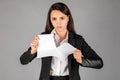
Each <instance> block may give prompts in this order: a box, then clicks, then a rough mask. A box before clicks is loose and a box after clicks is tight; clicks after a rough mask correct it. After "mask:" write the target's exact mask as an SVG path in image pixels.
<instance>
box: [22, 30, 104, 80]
mask: <svg viewBox="0 0 120 80" xmlns="http://www.w3.org/2000/svg"><path fill="white" fill-rule="evenodd" d="M68 43H70V44H71V45H72V46H74V47H76V48H77V49H79V50H81V51H82V55H83V58H82V64H80V63H78V62H76V60H75V59H74V57H73V55H72V54H71V55H69V56H68V68H69V79H70V80H81V79H80V75H79V66H83V67H90V68H96V69H100V68H102V67H103V61H102V59H101V58H100V57H99V56H98V55H97V54H96V52H95V51H94V50H93V49H92V48H91V47H90V46H89V45H88V44H87V43H86V41H85V40H84V38H83V37H82V36H80V35H78V34H74V33H72V32H69V35H68ZM30 50H31V48H29V49H28V50H27V51H26V52H24V53H23V54H22V55H21V57H20V61H21V64H28V63H29V62H31V61H32V60H33V59H34V58H35V57H36V56H37V54H34V55H31V54H30ZM41 59H42V66H41V73H40V78H39V80H50V75H49V74H50V69H51V60H52V57H44V58H41Z"/></svg>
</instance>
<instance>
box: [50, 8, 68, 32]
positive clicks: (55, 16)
mask: <svg viewBox="0 0 120 80" xmlns="http://www.w3.org/2000/svg"><path fill="white" fill-rule="evenodd" d="M50 20H51V23H52V25H53V27H54V28H55V30H56V31H57V32H63V31H67V24H68V21H69V16H67V15H65V14H64V13H62V12H61V11H59V10H53V11H52V12H51V14H50Z"/></svg>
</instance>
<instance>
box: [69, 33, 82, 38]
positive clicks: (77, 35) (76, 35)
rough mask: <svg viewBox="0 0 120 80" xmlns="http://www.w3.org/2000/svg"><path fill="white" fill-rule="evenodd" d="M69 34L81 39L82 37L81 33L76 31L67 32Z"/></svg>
mask: <svg viewBox="0 0 120 80" xmlns="http://www.w3.org/2000/svg"><path fill="white" fill-rule="evenodd" d="M69 34H70V36H72V37H73V38H75V39H81V38H83V36H82V35H80V34H77V33H73V32H69Z"/></svg>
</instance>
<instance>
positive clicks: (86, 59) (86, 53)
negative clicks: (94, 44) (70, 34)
mask: <svg viewBox="0 0 120 80" xmlns="http://www.w3.org/2000/svg"><path fill="white" fill-rule="evenodd" d="M77 39H79V40H78V41H80V42H79V43H78V45H79V46H80V45H81V46H80V50H81V52H82V55H83V57H82V64H80V65H81V66H84V67H91V68H96V69H100V68H102V67H103V61H102V59H101V58H100V57H99V56H98V55H97V54H96V52H95V51H94V50H93V49H92V48H91V47H90V46H89V45H88V44H87V42H86V41H85V40H84V38H83V37H82V36H81V39H80V37H79V38H77Z"/></svg>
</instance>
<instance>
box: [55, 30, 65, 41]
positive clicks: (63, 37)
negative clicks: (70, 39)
mask: <svg viewBox="0 0 120 80" xmlns="http://www.w3.org/2000/svg"><path fill="white" fill-rule="evenodd" d="M57 35H58V36H59V37H60V41H62V40H64V39H65V38H66V35H67V31H62V32H57Z"/></svg>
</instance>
